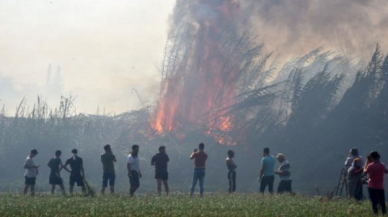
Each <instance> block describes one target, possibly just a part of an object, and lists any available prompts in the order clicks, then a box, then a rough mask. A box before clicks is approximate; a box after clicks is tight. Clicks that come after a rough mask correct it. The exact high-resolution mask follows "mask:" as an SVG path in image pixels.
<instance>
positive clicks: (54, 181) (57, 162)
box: [47, 150, 65, 194]
mask: <svg viewBox="0 0 388 217" xmlns="http://www.w3.org/2000/svg"><path fill="white" fill-rule="evenodd" d="M61 154H62V152H61V151H60V150H57V151H56V152H55V157H53V158H51V159H50V161H49V162H48V164H47V166H48V167H49V168H50V170H51V171H50V178H49V184H50V185H51V194H54V191H55V186H56V185H59V187H60V188H61V190H62V194H65V186H63V180H62V178H61V170H62V168H63V164H62V160H61Z"/></svg>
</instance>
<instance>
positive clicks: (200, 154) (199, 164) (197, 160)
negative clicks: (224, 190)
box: [190, 143, 207, 197]
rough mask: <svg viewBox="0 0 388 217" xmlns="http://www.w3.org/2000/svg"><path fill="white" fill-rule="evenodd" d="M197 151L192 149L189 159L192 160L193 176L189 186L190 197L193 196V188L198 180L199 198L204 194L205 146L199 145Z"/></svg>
mask: <svg viewBox="0 0 388 217" xmlns="http://www.w3.org/2000/svg"><path fill="white" fill-rule="evenodd" d="M198 149H199V151H198V150H197V149H194V152H193V153H192V154H191V156H190V159H191V160H193V159H194V174H193V183H192V185H191V191H190V196H193V194H194V190H195V186H196V185H197V182H198V180H199V192H200V196H201V197H202V196H203V192H204V181H205V168H206V160H207V154H206V153H205V151H204V150H205V144H203V143H200V144H199V145H198Z"/></svg>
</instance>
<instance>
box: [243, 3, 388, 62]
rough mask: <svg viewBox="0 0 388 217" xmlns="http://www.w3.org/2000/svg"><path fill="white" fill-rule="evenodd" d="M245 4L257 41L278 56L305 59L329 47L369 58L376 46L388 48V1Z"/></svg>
mask: <svg viewBox="0 0 388 217" xmlns="http://www.w3.org/2000/svg"><path fill="white" fill-rule="evenodd" d="M241 5H242V13H241V15H242V16H243V18H244V19H246V20H249V21H250V26H251V27H252V28H253V29H254V31H255V33H256V34H257V35H258V39H259V41H260V42H263V43H265V44H266V47H267V49H269V50H275V51H276V52H278V53H282V54H286V55H301V54H304V53H306V52H308V51H310V50H312V49H314V48H316V47H320V46H325V47H326V48H327V49H331V50H335V51H337V52H338V53H339V54H342V55H345V56H347V57H366V56H369V55H370V52H372V51H371V50H370V48H373V47H374V45H375V44H376V43H380V44H382V45H383V48H384V46H388V43H387V42H388V41H387V40H386V39H387V36H388V2H387V1H385V0H371V1H369V0H324V1H318V0H292V1H289V0H242V1H241ZM360 55H361V56H360Z"/></svg>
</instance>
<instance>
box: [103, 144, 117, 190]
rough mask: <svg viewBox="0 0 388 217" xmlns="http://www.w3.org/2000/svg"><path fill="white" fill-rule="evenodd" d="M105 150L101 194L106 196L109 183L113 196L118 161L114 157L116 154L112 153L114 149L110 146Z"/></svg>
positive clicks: (106, 146)
mask: <svg viewBox="0 0 388 217" xmlns="http://www.w3.org/2000/svg"><path fill="white" fill-rule="evenodd" d="M104 150H105V153H104V154H102V155H101V162H102V169H103V175H102V188H101V194H105V188H106V187H108V181H109V187H110V193H111V194H113V193H114V192H115V180H116V173H115V165H114V163H115V162H116V161H117V160H116V156H114V154H113V153H112V149H111V146H110V145H109V144H107V145H105V146H104Z"/></svg>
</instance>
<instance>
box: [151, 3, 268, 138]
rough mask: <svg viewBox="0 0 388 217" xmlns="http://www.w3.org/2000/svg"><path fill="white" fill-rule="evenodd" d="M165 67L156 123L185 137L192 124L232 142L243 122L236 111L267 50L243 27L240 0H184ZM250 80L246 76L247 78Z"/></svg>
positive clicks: (153, 122) (162, 130)
mask: <svg viewBox="0 0 388 217" xmlns="http://www.w3.org/2000/svg"><path fill="white" fill-rule="evenodd" d="M176 7H177V8H176V11H179V13H183V11H184V12H185V15H184V16H183V17H181V19H178V18H177V19H174V21H173V27H172V30H171V32H170V34H169V40H168V42H167V46H166V53H165V60H164V62H163V67H162V83H161V89H160V96H159V101H158V103H157V109H156V111H155V114H154V117H152V120H151V125H152V128H153V129H154V130H155V131H156V132H158V133H159V134H162V133H166V132H171V133H174V134H176V135H179V136H178V137H184V135H185V134H186V133H188V132H189V129H190V127H194V128H200V129H201V130H202V131H203V133H204V135H205V134H206V135H210V136H212V137H214V139H215V140H216V141H217V142H219V143H221V144H226V145H234V144H236V141H235V140H234V139H232V138H231V137H230V136H229V133H231V131H232V130H233V129H234V128H237V127H239V124H240V121H239V120H238V119H237V118H236V116H235V115H234V114H232V112H231V111H232V110H233V107H234V106H235V105H236V104H237V102H239V98H238V95H239V94H241V93H242V92H243V91H246V87H248V85H249V82H252V81H249V80H246V78H247V76H250V78H251V79H257V77H256V76H257V75H256V76H255V75H252V73H250V72H251V70H254V69H255V67H256V62H255V61H256V60H257V58H258V54H259V53H260V52H259V51H261V46H258V45H256V44H255V43H254V41H253V40H252V38H251V36H250V34H249V32H247V31H245V30H244V29H240V28H239V26H240V25H239V22H237V20H238V19H237V17H238V14H239V12H240V4H239V1H235V0H227V1H178V4H177V6H176ZM244 79H245V81H244Z"/></svg>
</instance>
